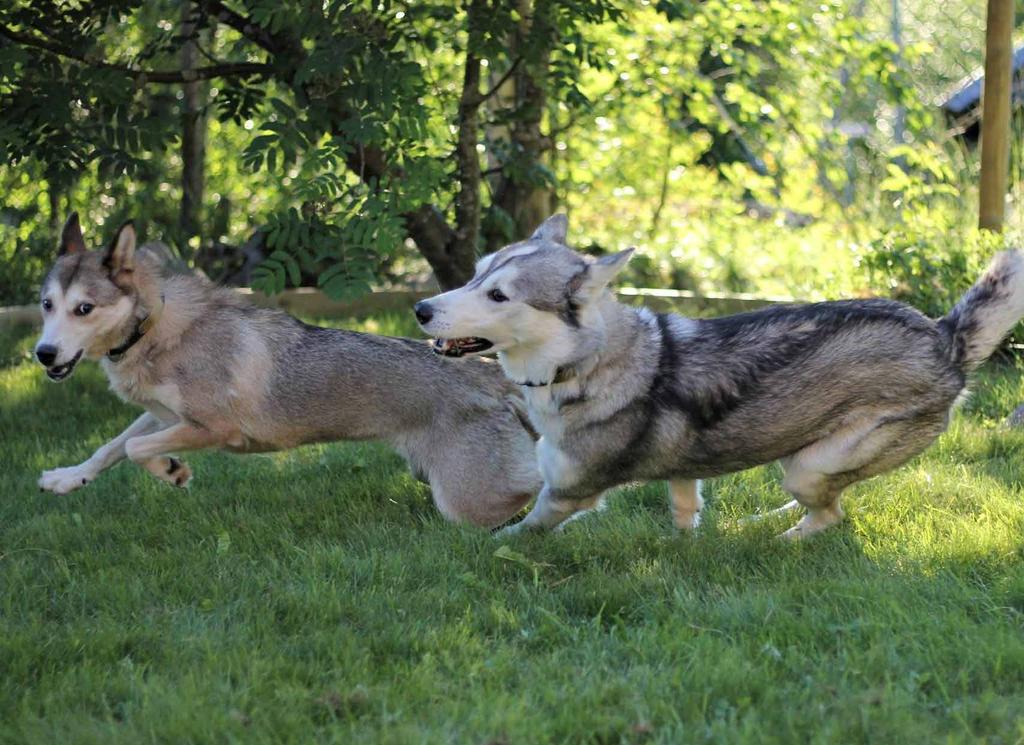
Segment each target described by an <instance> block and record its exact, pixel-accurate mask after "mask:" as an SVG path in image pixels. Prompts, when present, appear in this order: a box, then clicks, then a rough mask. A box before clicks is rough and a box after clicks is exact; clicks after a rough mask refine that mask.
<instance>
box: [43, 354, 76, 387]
mask: <svg viewBox="0 0 1024 745" xmlns="http://www.w3.org/2000/svg"><path fill="white" fill-rule="evenodd" d="M81 358H82V350H81V349H80V350H78V354H76V355H75V356H74V357H72V358H71V360H70V361H68V362H65V363H64V364H63V365H54V366H53V367H48V368H46V376H47V377H48V378H49V379H50V380H64V378H66V377H67V376H68V375H70V374H71V373H72V372H74V369H75V365H77V364H78V360H80V359H81Z"/></svg>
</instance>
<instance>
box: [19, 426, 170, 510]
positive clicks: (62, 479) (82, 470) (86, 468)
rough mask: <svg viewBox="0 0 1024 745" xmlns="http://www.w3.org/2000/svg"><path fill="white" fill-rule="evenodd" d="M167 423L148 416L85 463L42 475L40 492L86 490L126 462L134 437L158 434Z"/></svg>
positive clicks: (62, 492) (59, 492)
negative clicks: (88, 485)
mask: <svg viewBox="0 0 1024 745" xmlns="http://www.w3.org/2000/svg"><path fill="white" fill-rule="evenodd" d="M164 426H165V425H164V423H163V422H161V421H160V420H159V419H157V418H156V417H155V416H153V415H152V414H150V413H149V412H146V413H145V414H143V415H142V416H140V417H139V418H138V419H136V420H135V421H134V422H132V423H131V424H130V425H129V426H128V428H127V429H126V430H125V431H124V432H122V433H121V434H119V435H118V436H117V437H115V438H114V439H113V440H111V441H110V442H108V443H107V444H106V445H103V446H102V447H101V448H100V449H99V450H97V451H96V452H95V453H93V454H92V456H91V457H90V458H89V459H88V460H87V461H85V462H83V463H80V464H78V465H77V466H70V467H68V468H55V469H53V470H52V471H43V474H42V476H40V477H39V488H40V489H45V490H47V491H52V492H54V493H55V494H67V493H68V492H71V491H74V490H75V489H78V488H79V487H81V486H85V485H86V484H88V483H89V482H90V481H92V480H93V479H95V478H96V477H97V476H99V474H100V473H101V472H103V471H105V470H106V469H108V468H110V467H111V466H113V465H115V464H116V463H119V462H121V461H122V460H124V458H125V444H126V443H127V442H128V440H130V439H132V438H133V437H139V436H141V435H146V434H149V433H151V432H156V431H158V430H160V429H162V428H163V427H164Z"/></svg>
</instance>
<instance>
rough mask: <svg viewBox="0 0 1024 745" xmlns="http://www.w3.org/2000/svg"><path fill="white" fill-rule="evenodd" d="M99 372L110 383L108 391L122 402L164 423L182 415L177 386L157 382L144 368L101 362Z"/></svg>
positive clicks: (180, 398) (182, 410) (143, 366)
mask: <svg viewBox="0 0 1024 745" xmlns="http://www.w3.org/2000/svg"><path fill="white" fill-rule="evenodd" d="M102 365H103V369H104V371H105V372H106V373H107V378H108V379H109V380H110V388H111V390H113V391H114V393H116V394H117V395H118V396H120V397H121V399H122V400H124V401H127V402H129V403H133V404H137V405H138V406H142V407H143V408H145V409H146V410H147V411H149V412H150V413H151V414H153V415H154V416H155V417H157V418H158V419H160V420H161V421H164V422H176V421H178V420H180V419H181V418H182V417H183V415H184V402H183V400H182V397H181V391H179V390H178V386H176V385H174V384H173V383H168V382H166V381H163V382H157V381H156V380H155V379H154V378H155V376H154V375H152V374H151V371H150V370H149V369H148V366H147V365H146V364H145V363H143V364H142V365H130V366H124V367H122V366H121V365H120V364H119V363H115V362H111V361H110V360H103V363H102Z"/></svg>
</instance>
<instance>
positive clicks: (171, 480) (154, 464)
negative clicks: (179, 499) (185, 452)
mask: <svg viewBox="0 0 1024 745" xmlns="http://www.w3.org/2000/svg"><path fill="white" fill-rule="evenodd" d="M146 470H147V471H149V472H150V473H151V474H153V475H154V476H156V477H157V478H158V479H160V480H161V481H166V482H167V483H168V484H170V485H171V486H177V487H181V488H182V489H184V488H185V487H186V486H188V482H189V481H191V480H192V469H191V468H189V466H188V463H186V462H185V461H183V460H179V459H178V458H171V457H167V458H154V459H153V460H150V461H147V462H146Z"/></svg>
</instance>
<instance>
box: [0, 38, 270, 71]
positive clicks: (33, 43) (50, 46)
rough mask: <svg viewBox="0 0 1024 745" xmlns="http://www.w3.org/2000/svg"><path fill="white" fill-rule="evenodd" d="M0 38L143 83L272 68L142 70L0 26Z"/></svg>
mask: <svg viewBox="0 0 1024 745" xmlns="http://www.w3.org/2000/svg"><path fill="white" fill-rule="evenodd" d="M0 36H3V37H5V38H7V39H10V40H11V41H13V42H14V43H16V44H21V45H23V46H27V47H32V48H34V49H42V50H43V51H45V52H49V53H50V54H55V55H57V56H58V57H63V58H65V59H70V60H74V61H75V62H79V63H81V64H83V65H87V66H89V67H96V68H100V69H103V70H116V71H117V72H123V73H124V74H126V75H131V76H132V77H134V78H136V80H141V81H142V82H143V83H191V82H195V81H197V80H209V79H210V78H223V77H231V76H236V75H238V76H243V77H244V76H248V75H261V74H262V75H265V74H267V73H269V72H271V71H272V70H273V67H271V66H270V65H266V64H261V63H255V62H224V63H222V64H219V65H211V66H209V67H197V68H196V69H194V70H143V69H139V68H137V67H129V66H127V65H118V64H114V63H113V62H105V61H102V60H91V59H89V58H88V57H86V56H85V55H83V54H80V53H78V52H76V51H74V50H73V49H69V48H67V47H65V46H62V45H60V44H57V43H55V42H51V41H47V40H46V39H40V38H38V37H36V36H34V35H32V34H23V33H21V32H18V31H14V30H12V29H10V28H8V27H7V26H3V25H0Z"/></svg>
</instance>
